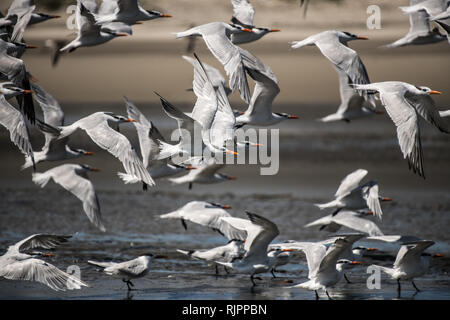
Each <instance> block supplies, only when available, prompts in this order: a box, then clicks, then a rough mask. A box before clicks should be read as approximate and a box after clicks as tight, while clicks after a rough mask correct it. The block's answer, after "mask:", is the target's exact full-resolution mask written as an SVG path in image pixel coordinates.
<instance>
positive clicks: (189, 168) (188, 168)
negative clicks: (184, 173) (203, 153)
mask: <svg viewBox="0 0 450 320" xmlns="http://www.w3.org/2000/svg"><path fill="white" fill-rule="evenodd" d="M195 169H197V168H196V167H192V166H187V167H186V170H195Z"/></svg>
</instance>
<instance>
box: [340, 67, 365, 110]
mask: <svg viewBox="0 0 450 320" xmlns="http://www.w3.org/2000/svg"><path fill="white" fill-rule="evenodd" d="M335 69H336V72H337V73H338V76H339V94H340V97H341V104H340V105H339V108H338V110H337V113H339V114H343V113H344V112H346V111H348V110H353V109H361V107H362V106H363V105H364V98H363V97H361V96H360V95H359V94H358V93H357V92H356V91H355V89H353V88H352V87H351V86H350V84H351V83H352V81H351V79H350V78H349V77H348V75H347V74H346V73H345V72H344V71H342V70H340V69H339V68H336V67H335Z"/></svg>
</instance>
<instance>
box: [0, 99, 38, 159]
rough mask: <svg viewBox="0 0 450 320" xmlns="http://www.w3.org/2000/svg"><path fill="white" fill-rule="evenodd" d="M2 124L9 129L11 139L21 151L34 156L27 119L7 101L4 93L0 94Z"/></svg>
mask: <svg viewBox="0 0 450 320" xmlns="http://www.w3.org/2000/svg"><path fill="white" fill-rule="evenodd" d="M0 124H2V125H3V126H4V127H5V128H6V129H8V131H9V136H10V139H11V141H12V142H13V143H14V144H15V145H16V146H17V147H18V148H19V149H20V151H22V153H23V154H25V155H27V156H30V157H33V148H32V146H31V142H30V136H29V133H28V128H27V125H26V123H25V119H24V117H23V115H22V114H21V113H20V111H19V110H17V109H16V108H14V107H13V106H12V105H10V104H9V102H8V101H6V99H5V96H4V95H0Z"/></svg>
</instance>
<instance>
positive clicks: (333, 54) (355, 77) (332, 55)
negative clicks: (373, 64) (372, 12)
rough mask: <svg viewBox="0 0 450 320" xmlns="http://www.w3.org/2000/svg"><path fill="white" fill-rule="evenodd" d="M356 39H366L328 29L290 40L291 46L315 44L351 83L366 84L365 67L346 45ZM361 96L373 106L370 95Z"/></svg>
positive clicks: (373, 102) (367, 76)
mask: <svg viewBox="0 0 450 320" xmlns="http://www.w3.org/2000/svg"><path fill="white" fill-rule="evenodd" d="M358 39H360V40H367V38H366V37H362V36H357V35H355V34H352V33H349V32H345V31H344V32H342V31H336V30H328V31H324V32H321V33H318V34H315V35H312V36H310V37H308V38H306V39H304V40H302V41H293V42H291V48H292V49H298V48H301V47H304V46H313V45H315V46H316V47H318V48H319V50H320V52H321V53H322V54H323V55H324V56H325V57H326V58H327V59H328V60H330V62H331V63H332V64H333V66H334V67H335V68H337V69H338V70H341V71H343V72H345V74H346V75H347V76H348V78H349V79H350V81H351V83H352V84H367V83H370V80H369V75H368V74H367V70H366V67H365V66H364V64H363V62H362V60H361V58H360V57H359V55H358V54H357V53H356V51H355V50H353V49H350V48H349V47H348V46H347V44H348V42H349V41H352V40H358ZM363 96H364V98H365V99H366V100H368V101H369V102H370V103H371V104H372V105H373V106H374V107H375V101H374V99H373V97H372V96H370V95H367V94H364V95H363Z"/></svg>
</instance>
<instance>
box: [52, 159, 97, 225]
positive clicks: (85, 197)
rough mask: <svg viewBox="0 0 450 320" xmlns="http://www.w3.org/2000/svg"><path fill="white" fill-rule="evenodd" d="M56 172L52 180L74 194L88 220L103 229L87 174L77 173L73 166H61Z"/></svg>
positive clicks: (93, 191) (95, 195)
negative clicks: (81, 204)
mask: <svg viewBox="0 0 450 320" xmlns="http://www.w3.org/2000/svg"><path fill="white" fill-rule="evenodd" d="M61 169H62V170H60V171H59V172H58V174H53V180H54V181H55V182H56V183H58V184H59V185H61V187H63V188H64V189H66V190H67V191H69V192H71V193H72V194H73V195H75V196H76V197H77V198H78V199H79V200H80V201H81V202H82V203H83V209H84V212H85V213H86V215H87V217H88V218H89V221H91V223H92V224H94V225H95V226H96V227H97V228H99V229H100V230H102V231H105V230H106V229H105V227H104V225H103V222H102V215H101V212H100V203H99V201H98V198H97V194H96V193H95V190H94V185H93V184H92V182H91V181H90V180H89V179H88V177H87V175H83V176H81V175H80V174H77V173H76V172H75V170H74V169H73V168H70V167H64V168H61Z"/></svg>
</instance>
